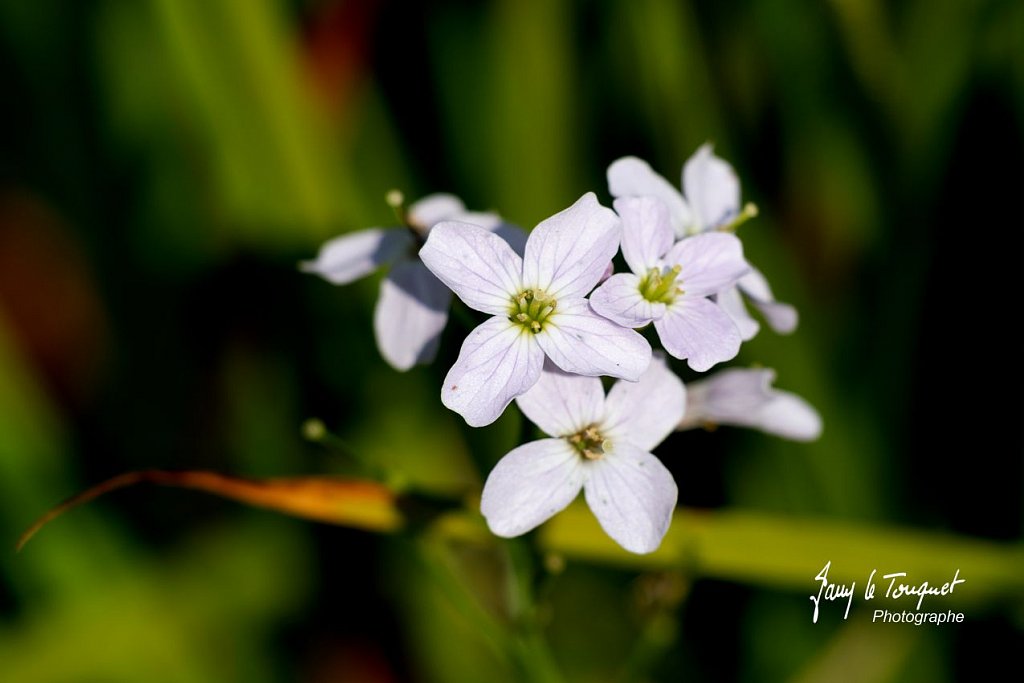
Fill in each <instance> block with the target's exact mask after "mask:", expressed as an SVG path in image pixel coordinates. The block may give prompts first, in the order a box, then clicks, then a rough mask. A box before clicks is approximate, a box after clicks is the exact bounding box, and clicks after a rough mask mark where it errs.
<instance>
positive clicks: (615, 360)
mask: <svg viewBox="0 0 1024 683" xmlns="http://www.w3.org/2000/svg"><path fill="white" fill-rule="evenodd" d="M535 336H536V338H537V343H538V344H540V347H541V348H542V349H544V353H546V354H547V356H548V358H550V359H551V361H552V362H553V363H554V364H555V365H557V366H558V367H560V368H562V369H563V370H565V371H566V372H573V373H576V374H577V375H590V376H599V375H610V376H612V377H619V378H622V379H628V380H631V381H636V380H638V379H639V378H640V375H641V374H643V372H644V370H646V369H647V365H648V364H649V363H650V362H651V345H650V344H648V343H647V340H646V339H644V338H643V337H642V336H640V335H639V334H637V333H636V332H634V331H633V330H630V329H627V328H625V327H620V326H619V325H616V324H615V323H613V322H612V321H610V320H606V319H604V318H602V317H601V316H599V315H597V314H596V313H594V312H593V311H591V310H590V307H589V306H588V305H587V301H586V299H569V300H562V301H559V302H558V308H556V309H555V312H554V313H552V314H551V317H549V318H548V320H547V322H546V323H545V324H544V329H543V330H542V331H541V332H539V333H538V334H537V335H535Z"/></svg>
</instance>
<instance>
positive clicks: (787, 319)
mask: <svg viewBox="0 0 1024 683" xmlns="http://www.w3.org/2000/svg"><path fill="white" fill-rule="evenodd" d="M739 288H740V289H741V290H742V291H743V293H744V294H746V295H747V296H748V297H749V298H750V302H751V303H752V304H754V306H755V307H757V310H759V311H760V312H761V315H763V316H764V319H765V320H766V321H767V322H768V325H769V326H770V327H771V328H772V329H773V330H775V331H776V332H778V333H779V334H789V333H790V332H792V331H793V330H795V329H796V326H797V323H798V322H799V317H798V316H797V312H796V309H795V308H793V307H792V306H790V305H789V304H784V303H781V302H778V301H776V300H775V296H774V295H773V294H772V289H771V287H769V286H768V280H767V279H766V278H765V276H764V275H763V274H762V273H761V271H759V270H757V269H756V268H752V269H751V271H750V272H749V273H747V274H746V275H744V276H743V277H742V278H741V279H740V282H739Z"/></svg>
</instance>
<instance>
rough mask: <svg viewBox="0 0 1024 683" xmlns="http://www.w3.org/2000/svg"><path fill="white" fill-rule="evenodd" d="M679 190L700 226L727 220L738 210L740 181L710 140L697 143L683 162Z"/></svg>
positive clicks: (701, 227) (706, 227) (704, 227)
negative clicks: (716, 152)
mask: <svg viewBox="0 0 1024 683" xmlns="http://www.w3.org/2000/svg"><path fill="white" fill-rule="evenodd" d="M683 191H684V192H685V193H686V200H687V201H688V202H689V203H690V208H691V209H692V210H693V212H694V214H695V217H696V219H697V222H698V224H699V229H700V230H710V229H712V228H717V227H719V226H721V225H724V224H726V223H728V222H729V221H731V220H732V219H733V218H734V217H735V216H736V214H737V213H738V212H739V210H740V181H739V179H738V178H737V177H736V172H735V171H734V170H733V168H732V166H731V165H729V163H728V162H727V161H725V160H723V159H721V158H719V157H717V156H715V153H714V151H713V150H712V147H711V144H710V143H707V144H704V145H701V147H700V149H698V150H697V151H696V152H694V153H693V156H691V157H690V158H689V160H687V162H686V165H685V166H683Z"/></svg>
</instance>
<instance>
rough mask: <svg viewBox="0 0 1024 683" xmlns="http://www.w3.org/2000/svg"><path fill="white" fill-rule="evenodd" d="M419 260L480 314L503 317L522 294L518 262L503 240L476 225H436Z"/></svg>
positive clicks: (520, 267)
mask: <svg viewBox="0 0 1024 683" xmlns="http://www.w3.org/2000/svg"><path fill="white" fill-rule="evenodd" d="M420 258H421V259H422V260H423V263H424V264H426V266H427V268H429V269H430V272H432V273H433V274H434V275H436V276H437V277H438V279H439V280H441V282H443V283H445V284H446V285H448V288H449V289H451V290H452V291H453V292H455V294H456V295H457V296H458V297H459V298H460V299H462V300H463V301H464V302H466V305H467V306H469V307H470V308H475V309H476V310H478V311H483V312H484V313H493V314H496V315H497V314H505V315H507V314H508V312H509V309H510V307H511V305H512V297H513V296H514V295H515V294H517V293H519V292H520V291H521V290H522V286H521V281H520V278H519V275H520V273H521V272H522V259H520V258H519V256H517V255H516V253H515V252H514V251H512V248H511V247H510V246H509V245H508V243H507V242H506V241H505V240H503V239H501V238H500V237H498V236H497V235H495V234H493V233H491V232H488V231H487V230H484V229H483V228H481V227H478V226H476V225H471V224H469V223H458V222H456V221H443V222H441V223H438V224H437V225H435V226H434V229H433V230H431V231H430V236H429V237H428V238H427V243H426V244H424V245H423V248H422V249H420Z"/></svg>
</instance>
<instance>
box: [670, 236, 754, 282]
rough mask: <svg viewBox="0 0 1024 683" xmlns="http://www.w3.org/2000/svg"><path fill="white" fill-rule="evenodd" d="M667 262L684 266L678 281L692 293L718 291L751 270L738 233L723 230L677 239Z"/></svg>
mask: <svg viewBox="0 0 1024 683" xmlns="http://www.w3.org/2000/svg"><path fill="white" fill-rule="evenodd" d="M665 263H666V264H668V265H679V266H680V267H681V268H682V271H681V272H680V273H679V277H678V278H677V279H676V282H677V283H679V286H680V287H681V288H682V289H683V291H684V292H686V293H687V295H689V296H708V295H709V294H717V293H718V292H720V291H722V290H723V289H727V288H729V287H732V286H733V285H735V284H736V283H737V282H738V281H739V279H740V278H741V277H743V276H744V275H746V274H747V273H748V272H750V264H748V263H747V262H746V261H745V260H744V258H743V244H742V243H741V242H740V241H739V239H737V238H736V236H735V235H728V234H726V233H722V232H713V233H704V234H701V235H694V236H693V237H687V238H686V239H684V240H681V241H679V242H677V243H676V245H675V246H674V247H672V249H670V250H669V252H668V254H666V255H665Z"/></svg>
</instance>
